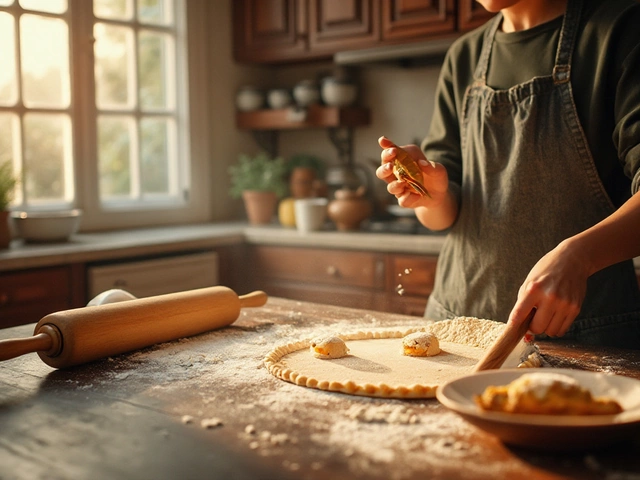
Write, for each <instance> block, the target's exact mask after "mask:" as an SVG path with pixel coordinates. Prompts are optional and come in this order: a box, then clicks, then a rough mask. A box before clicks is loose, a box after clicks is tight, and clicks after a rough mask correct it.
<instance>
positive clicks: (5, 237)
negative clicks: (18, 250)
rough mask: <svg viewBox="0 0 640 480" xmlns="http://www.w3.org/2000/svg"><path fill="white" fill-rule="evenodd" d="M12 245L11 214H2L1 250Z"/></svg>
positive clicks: (0, 219)
mask: <svg viewBox="0 0 640 480" xmlns="http://www.w3.org/2000/svg"><path fill="white" fill-rule="evenodd" d="M10 244H11V230H10V228H9V212H8V211H1V212H0V249H5V248H9V245H10Z"/></svg>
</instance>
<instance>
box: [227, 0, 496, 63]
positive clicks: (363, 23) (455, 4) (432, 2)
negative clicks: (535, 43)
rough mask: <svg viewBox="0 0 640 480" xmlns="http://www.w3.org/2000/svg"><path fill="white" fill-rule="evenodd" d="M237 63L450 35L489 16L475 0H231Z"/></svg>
mask: <svg viewBox="0 0 640 480" xmlns="http://www.w3.org/2000/svg"><path fill="white" fill-rule="evenodd" d="M231 1H232V5H233V34H234V44H233V49H234V58H235V59H236V61H238V62H241V63H285V62H296V61H307V60H328V59H331V58H332V56H333V55H334V54H335V53H337V52H340V51H345V50H359V49H366V48H373V47H380V46H384V45H398V44H402V43H411V42H423V41H425V40H428V39H431V38H442V37H451V36H455V35H457V34H459V33H462V32H465V31H467V30H470V29H472V28H475V27H476V26H478V25H480V24H482V23H483V22H485V21H486V20H488V19H489V18H490V17H491V14H489V13H488V12H487V11H486V10H484V9H483V8H482V6H480V5H479V4H477V3H476V2H475V1H474V0H231Z"/></svg>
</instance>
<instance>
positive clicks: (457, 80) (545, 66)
mask: <svg viewBox="0 0 640 480" xmlns="http://www.w3.org/2000/svg"><path fill="white" fill-rule="evenodd" d="M492 21H493V20H491V21H490V22H489V23H487V24H485V25H483V26H482V27H480V28H478V29H476V30H474V31H472V32H469V33H468V34H466V35H464V36H463V37H461V38H460V39H458V40H457V41H456V42H455V43H454V44H453V45H452V46H451V48H450V49H449V52H448V53H447V56H446V58H445V61H444V64H443V67H442V71H441V74H440V79H439V83H438V87H437V91H436V103H435V109H434V113H433V118H432V121H431V126H430V130H429V134H428V136H427V138H426V139H425V141H424V142H423V150H424V151H425V153H426V155H427V158H429V159H430V160H434V161H437V162H441V163H443V164H444V165H445V166H446V167H447V171H448V173H449V179H450V181H451V182H453V183H454V184H457V185H459V184H460V182H461V181H462V170H461V169H462V161H461V158H460V156H461V154H460V122H461V120H462V119H461V117H460V115H461V111H462V108H463V98H464V94H465V90H466V89H467V87H468V86H469V85H471V84H472V83H473V80H474V79H473V74H474V72H475V69H476V65H477V64H478V59H479V56H480V52H481V50H482V45H483V41H484V33H485V30H487V28H488V27H489V24H490V23H491V22H492ZM561 26H562V17H559V18H557V19H555V20H552V21H550V22H547V23H545V24H542V25H539V26H537V27H534V28H531V29H529V30H525V31H519V32H513V33H505V32H502V31H500V30H499V31H498V32H497V33H496V36H495V41H494V45H493V48H492V52H491V58H490V63H489V70H488V78H487V84H488V85H489V86H490V87H492V88H494V89H497V90H503V89H508V88H510V87H512V86H515V85H517V84H521V83H525V82H527V81H529V80H531V79H532V78H533V77H535V76H548V75H550V74H551V73H552V70H553V66H554V63H555V54H556V49H557V45H558V39H559V36H560V29H561ZM571 86H572V89H573V96H574V101H575V105H576V110H577V113H578V118H579V119H580V122H581V124H582V127H583V129H584V133H585V136H586V139H587V143H588V145H589V147H590V149H591V154H592V156H593V158H594V161H595V164H596V168H597V170H598V173H599V175H600V178H601V180H602V182H603V185H604V187H605V189H606V190H607V192H608V194H609V196H610V197H611V199H612V201H613V203H614V205H616V206H620V205H621V204H622V203H624V202H625V201H626V200H627V199H628V198H629V197H630V195H631V194H632V193H635V192H637V191H638V190H640V3H636V2H634V1H633V0H584V5H583V10H582V17H581V21H580V28H579V30H578V35H577V39H576V46H575V50H574V52H573V59H572V65H571ZM541 141H544V139H541ZM532 181H535V179H532Z"/></svg>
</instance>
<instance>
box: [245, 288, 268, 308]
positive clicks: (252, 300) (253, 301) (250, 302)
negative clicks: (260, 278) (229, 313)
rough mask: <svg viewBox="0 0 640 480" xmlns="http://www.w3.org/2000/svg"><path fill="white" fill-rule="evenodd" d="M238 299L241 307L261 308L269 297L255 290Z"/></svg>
mask: <svg viewBox="0 0 640 480" xmlns="http://www.w3.org/2000/svg"><path fill="white" fill-rule="evenodd" d="M238 298H239V299H240V306H241V307H261V306H263V305H264V304H265V303H267V299H268V298H269V297H268V296H267V294H266V293H264V292H263V291H262V290H256V291H255V292H251V293H247V294H246V295H240V296H239V297H238Z"/></svg>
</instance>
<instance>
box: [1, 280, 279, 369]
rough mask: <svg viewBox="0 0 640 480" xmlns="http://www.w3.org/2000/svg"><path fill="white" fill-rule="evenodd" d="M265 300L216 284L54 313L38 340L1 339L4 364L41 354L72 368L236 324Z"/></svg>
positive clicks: (46, 360)
mask: <svg viewBox="0 0 640 480" xmlns="http://www.w3.org/2000/svg"><path fill="white" fill-rule="evenodd" d="M266 301H267V294H266V293H264V292H261V291H256V292H252V293H250V294H247V295H242V296H238V295H236V293H235V292H234V291H233V290H231V289H230V288H227V287H222V286H216V287H208V288H201V289H197V290H189V291H185V292H178V293H170V294H166V295H158V296H155V297H148V298H138V299H135V300H127V301H122V302H117V303H109V304H104V305H97V306H90V307H83V308H76V309H72V310H65V311H61V312H55V313H51V314H49V315H47V316H46V317H44V318H42V319H41V320H40V321H39V322H38V323H37V324H36V327H35V330H34V336H33V337H30V338H20V339H11V340H1V341H0V360H8V359H10V358H14V357H17V356H20V355H24V354H26V353H31V352H37V353H38V355H39V356H40V358H41V359H42V361H43V362H44V363H46V364H47V365H49V366H51V367H55V368H66V367H72V366H75V365H80V364H83V363H87V362H91V361H94V360H98V359H100V358H105V357H109V356H112V355H119V354H121V353H125V352H130V351H133V350H138V349H140V348H144V347H148V346H150V345H155V344H157V343H162V342H168V341H171V340H176V339H178V338H183V337H190V336H192V335H197V334H199V333H204V332H207V331H209V330H214V329H216V328H221V327H225V326H227V325H231V324H232V323H233V322H235V321H236V319H237V318H238V317H239V316H240V309H241V308H243V307H260V306H262V305H264V304H265V303H266Z"/></svg>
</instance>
